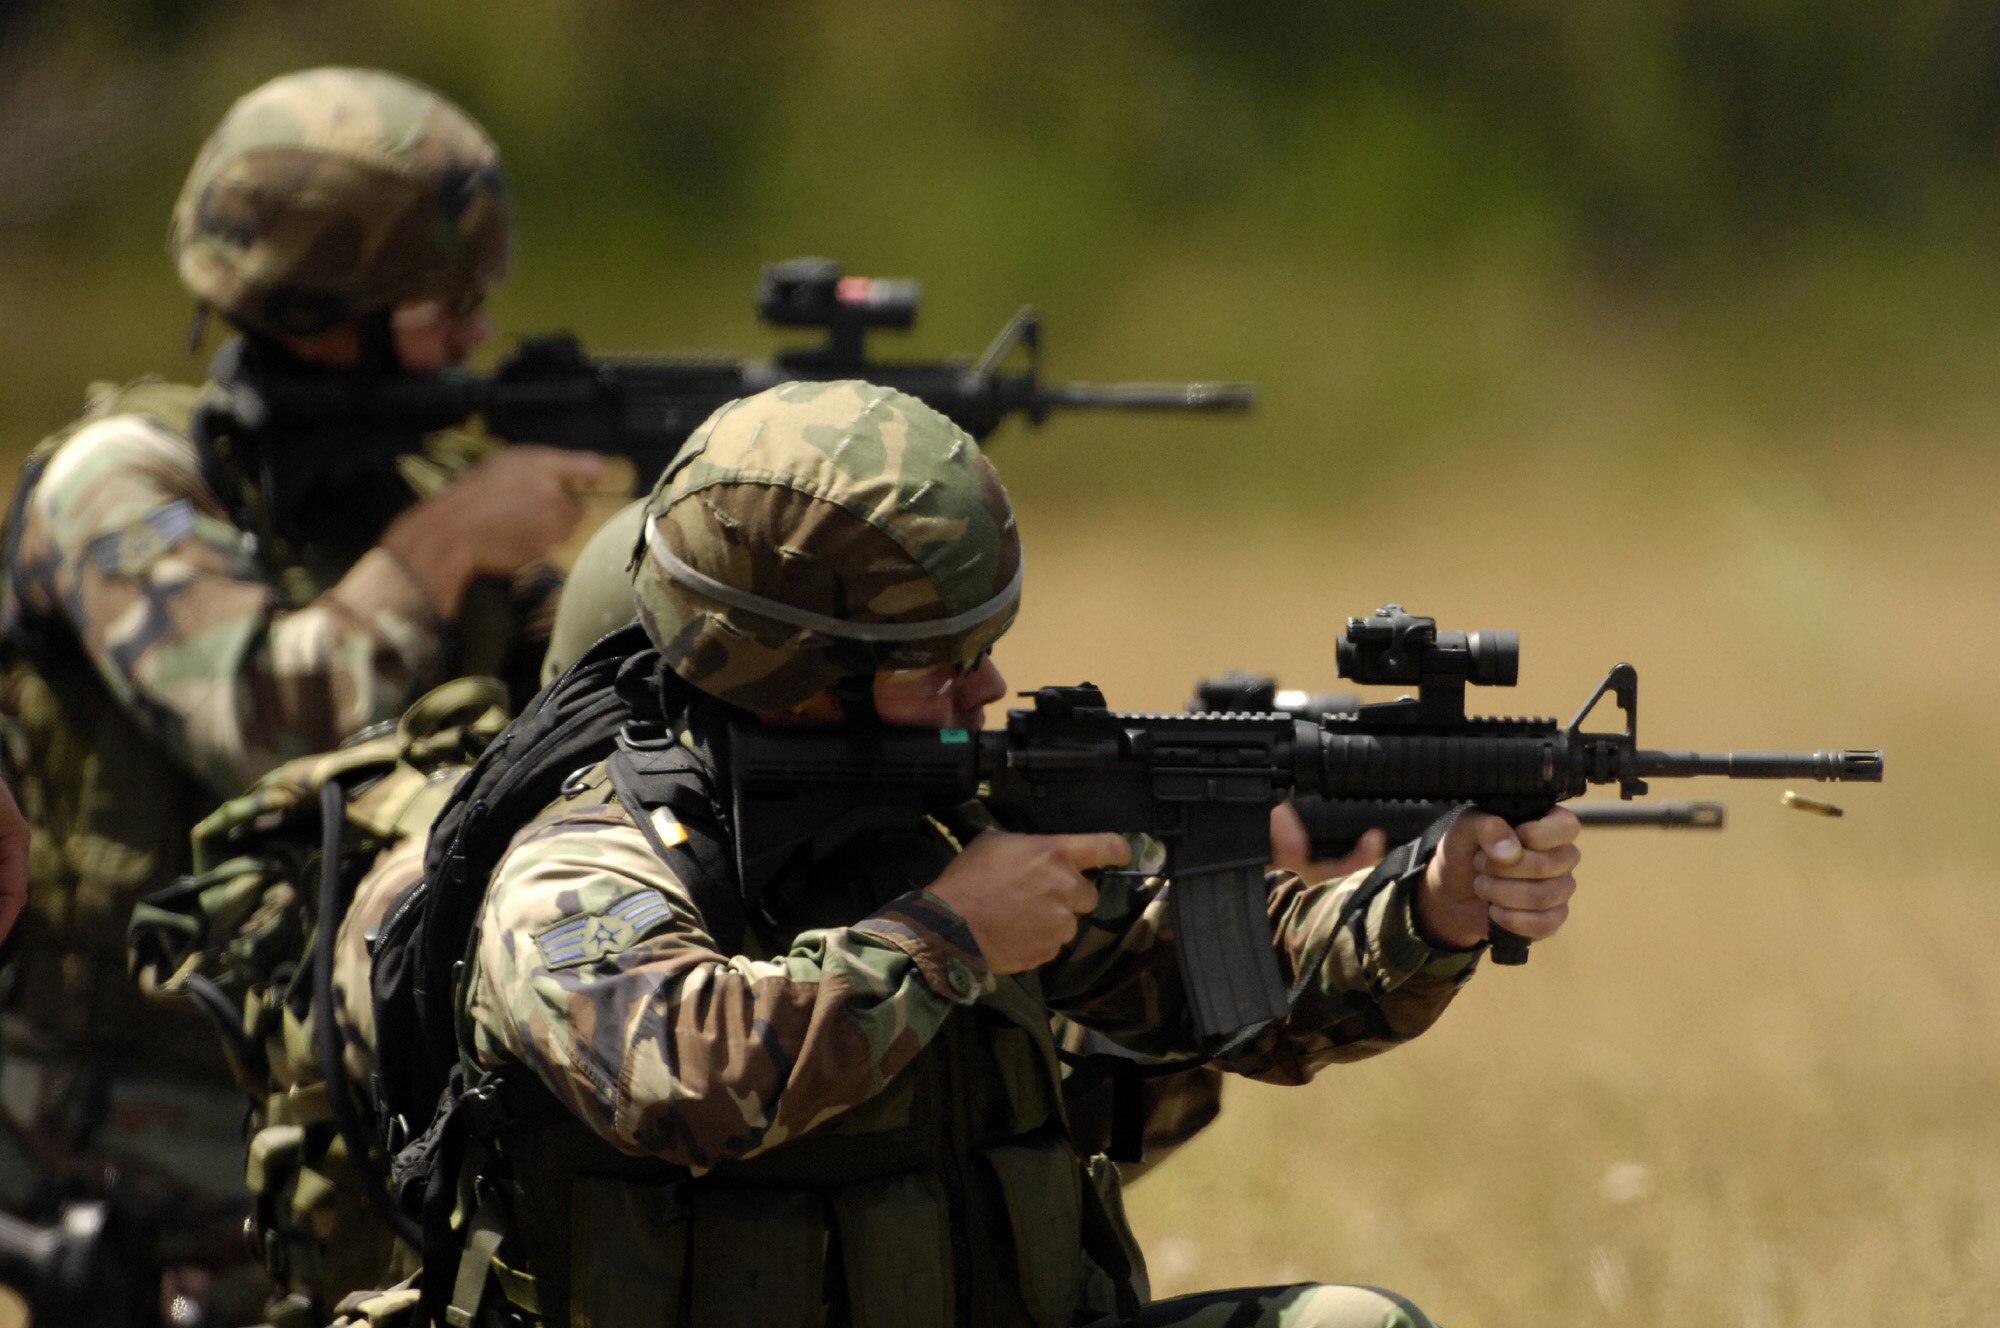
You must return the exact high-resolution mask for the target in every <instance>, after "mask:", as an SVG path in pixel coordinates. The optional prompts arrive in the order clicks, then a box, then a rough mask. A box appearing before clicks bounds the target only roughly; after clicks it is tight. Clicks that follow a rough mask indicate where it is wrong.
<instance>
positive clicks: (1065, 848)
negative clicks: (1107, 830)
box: [926, 830, 1132, 974]
mask: <svg viewBox="0 0 2000 1328" xmlns="http://www.w3.org/2000/svg"><path fill="white" fill-rule="evenodd" d="M1131 860H1132V849H1131V846H1130V845H1129V844H1128V843H1127V842H1126V840H1125V837H1124V836H1123V835H1115V834H1095V835H1017V834H1011V833H1009V832H1007V831H1004V830H988V831H986V832H985V833H984V834H982V835H980V836H979V837H977V838H976V839H974V840H973V841H972V842H971V843H970V844H967V845H966V846H965V852H963V853H961V854H959V855H958V856H957V857H956V858H954V859H952V862H951V865H950V866H948V867H946V868H945V869H944V872H943V873H942V874H941V875H939V877H938V878H937V880H935V881H933V882H932V883H931V884H930V885H929V886H928V887H926V888H927V889H928V890H929V891H930V893H932V894H934V895H936V896H937V897H938V898H940V899H942V900H944V901H945V902H946V903H947V904H950V905H951V906H952V907H953V908H955V909H957V910H958V912H959V914H960V915H961V916H962V917H964V919H965V922H966V925H967V926H968V927H970V928H971V929H972V937H973V939H974V940H975V941H977V942H978V943H979V950H980V953H981V954H982V955H984V956H985V958H986V963H987V966H988V967H989V968H991V969H992V970H993V971H994V972H995V973H1001V974H1006V973H1025V972H1027V971H1028V970H1029V969H1032V968H1039V967H1041V966H1042V965H1043V964H1046V963H1048V962H1049V961H1050V960H1052V959H1054V958H1055V957H1056V955H1057V954H1058V953H1060V952H1061V950H1062V948H1063V947H1064V946H1065V945H1068V944H1069V943H1070V941H1071V940H1072V939H1074V938H1075V936H1076V928H1077V919H1078V918H1079V917H1082V916H1084V915H1086V914H1088V913H1089V912H1090V911H1091V910H1093V909H1095V908H1096V907H1097V887H1096V886H1095V885H1093V884H1091V883H1090V881H1089V880H1088V879H1086V878H1085V876H1084V873H1085V872H1086V871H1091V870H1094V869H1095V868H1098V867H1122V866H1124V865H1125V864H1126V863H1128V862H1130V861H1131Z"/></svg>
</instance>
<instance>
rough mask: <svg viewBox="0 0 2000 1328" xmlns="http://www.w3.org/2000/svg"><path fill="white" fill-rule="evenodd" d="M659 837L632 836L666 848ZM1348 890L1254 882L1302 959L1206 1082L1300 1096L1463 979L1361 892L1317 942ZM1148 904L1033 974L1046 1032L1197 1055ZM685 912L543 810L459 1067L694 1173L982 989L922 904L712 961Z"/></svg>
mask: <svg viewBox="0 0 2000 1328" xmlns="http://www.w3.org/2000/svg"><path fill="white" fill-rule="evenodd" d="M581 783H588V781H581ZM664 814H665V813H662V812H657V811H656V812H654V813H652V815H653V817H655V818H656V821H655V828H656V829H663V830H664V831H665V832H666V833H667V834H668V835H669V836H671V833H672V829H673V827H672V826H671V825H669V826H666V827H661V826H660V825H659V824H658V820H657V818H659V817H660V816H662V815H664ZM669 842H671V839H669ZM1364 875H1365V874H1357V875H1355V876H1352V877H1349V878H1347V879H1345V880H1340V881H1331V882H1327V883H1325V884H1322V885H1319V886H1310V887H1309V886H1306V885H1304V884H1303V883H1302V882H1300V881H1299V880H1298V879H1297V878H1296V877H1293V876H1291V875H1289V874H1285V875H1281V876H1275V877H1274V878H1273V879H1272V883H1271V891H1270V915H1271V919H1272V924H1273V929H1274V933H1275V935H1276V937H1277V944H1278V948H1279V953H1280V959H1281V966H1282V967H1283V969H1284V970H1285V974H1286V977H1287V979H1288V980H1291V979H1292V978H1294V977H1295V975H1296V969H1297V966H1298V964H1299V963H1300V962H1301V961H1302V960H1303V959H1304V958H1305V957H1307V956H1309V955H1314V954H1324V956H1325V957H1324V959H1323V961H1322V962H1321V963H1320V967H1319V971H1318V972H1317V974H1316V975H1314V977H1313V978H1312V980H1311V981H1309V982H1308V983H1307V984H1306V985H1305V987H1304V991H1303V995H1302V998H1301V999H1300V1001H1299V1003H1298V1005H1297V1007H1296V1009H1295V1011H1294V1013H1293V1015H1292V1017H1291V1018H1290V1020H1288V1021H1287V1022H1286V1023H1285V1024H1284V1025H1283V1026H1281V1027H1276V1028H1273V1029H1270V1030H1268V1031H1266V1032H1265V1033H1264V1035H1263V1036H1262V1037H1261V1038H1259V1039H1258V1040H1257V1041H1256V1042H1255V1043H1254V1044H1253V1045H1251V1046H1250V1047H1249V1048H1248V1049H1246V1050H1245V1051H1244V1052H1243V1053H1242V1054H1241V1055H1239V1056H1237V1057H1235V1058H1234V1059H1233V1060H1231V1061H1230V1063H1229V1064H1228V1065H1227V1066H1226V1067H1225V1068H1228V1069H1230V1070H1233V1071H1236V1072H1238V1073H1243V1074H1247V1075H1250V1076H1252V1077H1255V1078H1260V1079H1265V1080H1269V1081H1274V1082H1282V1083H1299V1082H1303V1081H1305V1080H1306V1079H1308V1078H1310V1077H1311V1076H1312V1075H1313V1074H1314V1073H1315V1072H1316V1071H1317V1070H1318V1069H1319V1068H1320V1067H1322V1066H1324V1065H1327V1064H1330V1063H1333V1062H1336V1061H1345V1060H1354V1059H1358V1058H1361V1057H1364V1056H1368V1055H1372V1054H1374V1053H1376V1052H1379V1051H1383V1050H1386V1049H1387V1048H1389V1047H1391V1046H1394V1045H1395V1044H1397V1043H1399V1042H1402V1041H1405V1040H1407V1039H1409V1038H1411V1037H1414V1036H1416V1035H1417V1034H1418V1033H1420V1032H1422V1031H1423V1030H1424V1029H1426V1028H1428V1027H1429V1026H1430V1024H1431V1023H1432V1021H1433V1020H1435V1019H1436V1018H1437V1017H1438V1015H1439V1014H1440V1013H1441V1012H1442V1011H1443V1009H1444V1007H1445V1005H1446V1004H1448V1003H1449V1002H1450V1000H1451V998H1452V997H1453V995H1454V994H1455V993H1456V992H1457V990H1458V988H1459V987H1460V986H1461V985H1462V984H1463V983H1464V982H1465V981H1466V979H1467V978H1468V977H1469V976H1470V974H1471V972H1472V970H1473V967H1474V965H1475V957H1476V956H1475V954H1473V953H1460V952H1448V951H1441V950H1438V949H1434V948H1433V947H1432V946H1430V945H1429V944H1427V943H1426V942H1425V941H1424V940H1423V939H1422V937H1421V936H1420V935H1419V934H1418V932H1417V930H1416V927H1415V923H1414V920H1413V917H1412V913H1411V904H1410V899H1409V897H1408V894H1407V892H1406V891H1401V890H1394V891H1383V892H1381V893H1380V894H1379V895H1377V896H1376V898H1375V899H1374V900H1372V901H1371V903H1370V905H1369V906H1368V908H1367V910H1366V912H1365V914H1364V916H1363V917H1362V919H1361V925H1360V927H1359V928H1355V927H1352V926H1350V927H1347V928H1337V927H1336V926H1335V923H1336V920H1337V919H1338V918H1339V916H1340V912H1341V905H1342V903H1343V902H1344V901H1345V900H1346V899H1347V898H1348V897H1349V896H1350V895H1352V893H1353V892H1354V891H1355V890H1356V889H1357V888H1358V887H1359V886H1360V884H1361V882H1362V880H1363V878H1364ZM1171 889H1172V886H1171V884H1170V883H1169V882H1166V881H1162V880H1159V879H1157V878H1154V879H1151V880H1148V881H1145V882H1144V883H1143V884H1134V883H1133V878H1129V877H1119V878H1115V880H1110V881H1107V882H1106V884H1105V885H1104V886H1103V888H1102V890H1101V892H1100V898H1099V904H1098V908H1097V910H1096V912H1095V913H1094V914H1093V915H1092V916H1091V917H1090V918H1088V919H1087V920H1086V921H1085V923H1084V925H1083V926H1081V927H1080V928H1079V931H1078V936H1077V939H1076V940H1075V941H1073V942H1072V943H1071V944H1070V945H1069V946H1068V947H1067V948H1066V949H1065V950H1064V951H1063V952H1062V954H1061V955H1059V956H1058V958H1057V959H1056V960H1054V961H1053V962H1052V963H1050V964H1048V965H1047V966H1045V967H1044V968H1043V969H1041V970H1040V971H1039V973H1038V974H1037V975H1036V976H1037V977H1038V978H1039V983H1040V989H1041V991H1042V993H1043V995H1044V998H1045V1000H1046V1002H1047V1005H1048V1007H1049V1009H1050V1010H1051V1011H1054V1012H1056V1013H1060V1014H1062V1015H1064V1016H1066V1017H1068V1018H1070V1019H1073V1020H1074V1021H1076V1022H1077V1023H1080V1024H1083V1025H1085V1026H1087V1027H1090V1028H1093V1029H1095V1030H1097V1031H1099V1032H1101V1033H1103V1034H1105V1035H1107V1036H1109V1037H1111V1038H1112V1039H1114V1040H1115V1041H1118V1042H1120V1043H1122V1044H1124V1045H1126V1046H1128V1047H1131V1048H1132V1049H1134V1050H1137V1051H1140V1052H1144V1053H1146V1054H1149V1055H1159V1056H1180V1055H1191V1054H1194V1053H1196V1052H1198V1051H1199V1049H1200V1048H1199V1044H1198V1040H1197V1036H1196V1033H1195V1031H1194V1028H1193V1024H1192V1020H1191V1018H1190V1016H1189V1013H1188V1010H1187V1008H1186V1003H1185V1000H1184V998H1183V993H1182V988H1181V982H1180V974H1179V969H1178V962H1177V959H1176V956H1175V946H1174V938H1173V932H1172V923H1171V920H1170V916H1169V911H1168V908H1167V905H1168V900H1169V896H1170V892H1171ZM695 897H696V892H695V891H694V890H692V889H690V888H689V886H688V884H687V883H686V882H683V881H681V880H678V879H676V877H675V876H674V874H673V872H672V871H671V870H670V869H669V868H668V866H667V865H666V864H665V863H664V862H663V861H662V860H661V859H660V858H659V857H658V856H657V855H656V854H655V853H654V851H653V850H652V848H651V847H650V846H649V845H648V842H647V840H646V838H645V835H644V833H643V832H642V831H641V830H640V828H639V827H638V825H637V824H636V823H635V822H634V821H633V820H632V818H631V816H630V815H629V814H628V813H627V811H626V810H625V809H624V808H623V807H621V806H619V805H618V804H617V803H616V802H615V801H611V802H601V803H597V804H595V805H589V806H582V805H578V806H574V807H566V806H564V805H563V804H560V803H559V804H557V805H556V806H555V807H553V808H551V809H550V810H549V811H547V812H546V813H545V814H544V815H542V816H541V817H540V818H539V819H537V820H536V821H535V822H534V823H532V824H530V825H528V826H527V827H525V828H524V829H522V830H521V831H520V833H519V834H518V835H517V836H516V837H515V839H514V841H513V843H512V845H511V846H510V848H509V851H508V853H507V856H506V857H505V858H504V859H503V860H502V861H501V863H500V866H499V867H498V868H497V870H496V871H495V873H494V878H493V885H492V889H491V890H490V891H489V893H488V895H487V898H486V901H485V904H484V911H483V914H482V916H481V919H480V924H479V937H478V941H477V946H476V951H475V971H474V973H473V975H472V977H471V979H470V981H469V983H468V1000H467V1007H468V1012H469V1015H470V1020H471V1024H472V1045H471V1048H470V1050H471V1052H472V1054H473V1056H474V1058H475V1059H476V1060H477V1061H478V1062H480V1063H481V1064H482V1065H484V1066H486V1067H489V1068H490V1067H497V1066H500V1065H503V1064H507V1063H525V1064H526V1065H528V1066H530V1067H532V1068H533V1069H534V1071H535V1072H536V1073H537V1075H538V1076H539V1077H540V1078H541V1079H542V1080H543V1081H545V1082H546V1083H547V1084H548V1085H549V1087H550V1088H551V1089H553V1090H554V1092H555V1094H556V1096H557V1097H558V1099H559V1100H561V1101H562V1102H563V1103H564V1104H565V1105H567V1106H568V1107H569V1109H570V1110H572V1111H573V1112H575V1113H576V1115H577V1116H578V1117H579V1118H580V1119H581V1120H583V1121H584V1122H585V1123H586V1124H587V1125H589V1126H590V1128H591V1129H593V1130H594V1131H595V1132H596V1133H597V1134H599V1135H601V1136H602V1137H603V1138H605V1139H607V1140H609V1141H610V1142H611V1143H613V1144H615V1145H616V1146H617V1147H619V1148H620V1149H623V1150H625V1151H627V1152H629V1153H636V1154H651V1155H655V1156H659V1157H662V1158H665V1159H667V1160H668V1161H670V1162H674V1163H676V1164H679V1165H682V1166H687V1167H690V1168H692V1169H694V1170H696V1171H700V1170H703V1169H705V1168H706V1167H709V1166H712V1165H715V1164H716V1163H718V1162H721V1161H724V1160H728V1159H730V1158H740V1157H748V1156H750V1155H753V1154H757V1153H761V1152H763V1151H764V1150H766V1149H769V1148H772V1147H775V1146H776V1145H778V1144H781V1143H783V1142H785V1141H786V1140H789V1139H792V1138H795V1137H797V1136H799V1135H801V1134H803V1133H804V1132H806V1131H808V1130H811V1129H813V1128H814V1127H815V1126H817V1125H819V1124H821V1123H823V1122H825V1121H826V1120H828V1119H829V1118H831V1117H833V1116H835V1115H837V1114H839V1113H842V1112H844V1111H847V1110H849V1109H850V1108H853V1107H856V1106H857V1105H859V1104H861V1103H863V1102H865V1101H867V1100H868V1099H870V1098H871V1097H873V1096H874V1095H875V1094H877V1093H878V1092H880V1091H881V1090H882V1089H883V1088H884V1086H885V1085H887V1084H888V1082H889V1081H890V1080H891V1079H892V1078H894V1077H895V1076H896V1074H897V1073H898V1071H900V1070H901V1069H902V1068H903V1067H905V1066H906V1065H908V1064H909V1063H910V1062H911V1060H912V1059H913V1058H914V1057H915V1056H916V1055H917V1054H918V1052H920V1051H921V1050H922V1049H923V1048H924V1047H925V1045H926V1044H927V1043H928V1042H929V1041H930V1040H931V1039H932V1038H934V1037H935V1036H937V1035H938V1034H939V1032H940V1030H941V1028H943V1026H944V1025H945V1023H946V1021H947V1020H949V1019H950V1018H951V1017H952V1014H953V1012H954V1011H955V1010H957V1009H959V1008H960V1007H961V1006H968V1005H972V1004H975V1003H977V1002H980V1001H981V1000H982V999H984V998H986V997H987V996H989V995H990V994H991V993H992V992H993V991H994V988H995V980H994V978H993V976H992V974H991V973H990V971H989V970H988V968H987V965H986V963H985V960H984V959H983V958H982V956H981V954H980V952H979V948H978V945H977V944H976V943H975V941H974V940H973V937H972V935H971V933H970V931H969V930H968V929H967V927H966V925H965V923H964V920H963V919H962V918H961V917H960V916H959V915H958V914H957V913H956V912H955V911H954V910H953V909H951V908H950V906H948V905H947V904H945V903H944V902H943V901H942V900H940V899H938V898H937V897H936V896H935V895H932V894H929V893H926V892H923V891H913V892H911V893H908V894H904V895H902V896H900V897H898V898H896V899H894V900H893V901H892V902H890V903H888V904H887V905H886V906H884V907H882V908H880V909H879V910H877V911H876V912H874V913H873V914H871V915H870V916H867V917H864V918H862V919H860V920H859V921H856V922H854V923H853V924H852V925H848V926H843V927H832V928H821V929H814V930H809V931H805V932H802V933H800V934H799V935H797V936H796V937H795V938H793V939H792V940H791V942H790V944H789V946H787V947H785V948H784V950H783V953H780V954H777V955H775V956H773V957H770V958H767V959H752V958H746V957H744V956H741V955H737V956H731V955H725V954H722V953H719V952H718V950H717V947H716V945H715V942H714V941H713V940H712V939H711V937H710V935H709V933H708V932H707V930H706V929H705V928H704V924H703V919H702V916H701V914H700V911H699V909H698V908H697V906H696V904H695V902H694V901H695Z"/></svg>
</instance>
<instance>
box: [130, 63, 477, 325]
mask: <svg viewBox="0 0 2000 1328" xmlns="http://www.w3.org/2000/svg"><path fill="white" fill-rule="evenodd" d="M507 218H508V208H507V185H506V182H505V181H504V180H503V179H502V178H501V174H500V161H499V155H498V153H497V152H496V151H495V150H494V147H493V144H492V142H491V141H490V140H488V138H487V137H486V133H485V131H484V130H482V129H481V128H480V127H479V126H478V125H477V124H476V123H474V122H473V120H472V118H471V117H470V116H468V115H467V114H466V113H465V112H464V111H462V110H460V109H459V108H458V107H457V106H454V105H453V104H452V103H451V102H449V101H447V100H446V99H445V98H443V97H441V96H439V95H438V94H437V93H435V92H433V91H431V90H430V89H429V88H426V87H422V86H420V85H419V84H416V83H412V82H410V81H409V80H407V79H403V78H399V77H397V76H396V75H394V74H387V73H383V72H381V71H380V70H373V69H308V70H303V71H301V72H299V73H294V74H285V75H282V76H281V77H278V78H275V79H272V80H271V81H270V82H269V83H266V84H264V85H263V86H262V87H260V88H257V89H255V90H254V91H252V92H250V93H248V94H246V95H245V96H244V97H243V98H242V100H240V101H238V102H237V103H236V104H235V105H234V106H232V107H230V108H229V113H228V114H227V115H225V116H223V117H222V123H221V124H220V125H217V126H216V129H215V132H214V133H213V134H210V135H209V137H208V142H207V143H206V144H204V145H203V146H202V150H201V155H200V156H199V157H197V158H196V159H195V163H194V169H193V170H192V171H190V172H189V173H188V178H187V183H186V184H185V185H184V186H182V188H181V196H180V200H179V201H178V202H177V203H175V204H174V218H173V227H172V229H171V231H170V232H169V234H168V238H167V250H168V252H169V253H170V254H171V255H172V256H173V259H174V263H175V265H176V266H177V267H179V269H180V274H181V280H182V281H183V282H184V283H185V284H186V285H187V288H188V289H189V290H191V291H193V292H194V294H195V298H197V299H198V300H200V301H202V302H203V304H205V305H206V306H208V307H209V308H212V309H215V310H216V311H217V312H219V313H221V314H223V315H224V316H226V317H227V318H229V319H230V320H231V321H233V322H235V323H237V324H239V325H240V326H243V327H247V328H251V329H253V330H256V331H259V332H263V333H266V334H269V335H276V336H300V337H309V336H314V335H316V334H318V333H321V332H324V331H326V330H327V329H328V328H331V327H335V326H337V325H339V324H341V323H346V322H350V321H352V320H354V319H357V318H365V317H367V316H369V315H371V314H375V313H380V312H382V311H384V310H387V309H390V308H392V307H394V306H395V305H396V304H398V303H400V302H402V301H404V300H425V299H434V300H438V301H440V302H441V303H443V304H445V305H446V306H447V307H450V308H452V309H455V310H456V309H466V308H469V307H470V306H471V305H473V304H474V303H476V302H477V301H478V299H479V297H480V296H481V295H483V294H484V293H485V291H486V289H487V287H489V286H491V285H492V284H493V283H494V282H495V281H497V280H499V278H500V274H501V272H502V271H503V270H504V269H505V268H506V265H507V229H508V219H507Z"/></svg>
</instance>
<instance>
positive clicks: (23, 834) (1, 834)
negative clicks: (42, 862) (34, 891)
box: [0, 783, 28, 940]
mask: <svg viewBox="0 0 2000 1328" xmlns="http://www.w3.org/2000/svg"><path fill="white" fill-rule="evenodd" d="M27 902H28V822H27V820H26V818H24V817H23V816H22V815H21V808H20V805H19V804H18V803H16V802H15V801H14V791H13V790H12V789H10V788H8V787H7V785H6V784H5V783H0V940H5V939H6V937H7V933H8V932H10V931H12V930H13V928H14V919H16V918H18V917H20V916H21V906H22V905H24V904H26V903H27Z"/></svg>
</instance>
